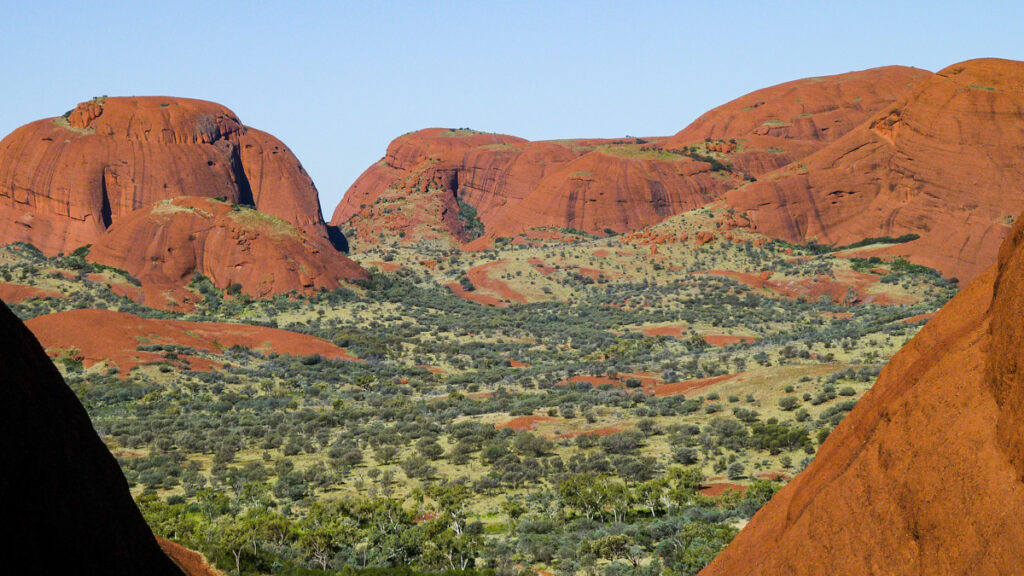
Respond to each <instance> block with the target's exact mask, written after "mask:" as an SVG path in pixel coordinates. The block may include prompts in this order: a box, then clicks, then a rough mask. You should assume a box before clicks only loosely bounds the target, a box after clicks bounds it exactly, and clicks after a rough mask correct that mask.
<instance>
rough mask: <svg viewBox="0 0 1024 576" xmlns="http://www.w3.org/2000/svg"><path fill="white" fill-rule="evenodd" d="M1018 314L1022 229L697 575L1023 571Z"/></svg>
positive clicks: (1022, 302) (1023, 386)
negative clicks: (807, 461)
mask: <svg viewBox="0 0 1024 576" xmlns="http://www.w3.org/2000/svg"><path fill="white" fill-rule="evenodd" d="M954 75H955V73H954ZM954 99H955V98H954ZM911 126H913V124H912V125H911ZM1022 313H1024V225H1022V224H1020V223H1018V224H1017V225H1016V226H1015V227H1014V229H1013V231H1012V234H1011V235H1010V236H1009V237H1008V238H1007V239H1006V241H1005V242H1004V243H1003V245H1002V248H1001V249H1000V252H999V257H998V265H997V266H995V267H990V268H989V269H988V271H986V272H985V273H984V274H982V275H981V276H979V277H978V278H977V279H975V280H974V281H973V282H971V283H970V284H969V285H968V286H967V287H966V288H965V289H964V290H963V291H961V293H960V294H959V295H957V296H956V297H955V298H954V299H953V300H952V301H950V302H949V303H948V304H947V305H946V306H945V307H944V308H943V309H942V310H941V311H940V312H939V313H938V314H936V315H935V317H934V319H933V320H932V321H930V322H929V323H928V324H927V325H926V326H925V327H924V329H923V330H922V331H921V332H920V334H918V335H917V336H916V337H915V338H914V339H913V340H911V341H910V342H909V343H908V344H907V345H906V346H905V347H904V348H903V349H902V350H900V352H899V353H897V354H896V355H895V356H894V357H893V359H892V360H891V361H890V362H889V364H888V365H887V366H886V368H885V369H884V370H883V371H882V373H881V374H880V376H879V378H878V382H877V383H876V384H875V386H874V387H873V388H872V389H871V390H870V391H869V392H867V393H866V394H865V395H864V397H863V398H862V399H861V400H860V402H859V403H858V404H857V406H856V408H855V409H854V410H853V411H852V412H851V413H850V415H849V416H847V418H846V419H845V420H844V421H843V422H842V423H841V424H840V425H839V426H838V427H837V428H836V429H835V431H833V432H832V434H831V435H830V436H829V437H828V440H826V442H825V443H824V444H823V445H822V447H821V449H820V451H819V453H818V455H817V457H816V458H815V459H814V461H813V462H812V463H811V464H810V466H808V468H807V469H806V470H805V471H803V472H801V473H800V474H799V475H798V476H797V477H796V478H795V479H794V480H793V481H792V482H791V483H790V484H788V485H787V486H786V487H785V488H783V489H782V490H781V491H780V492H779V493H778V494H777V495H776V496H775V498H773V499H772V500H771V501H770V502H769V503H768V504H767V505H766V506H765V507H764V508H763V509H762V510H761V511H760V512H758V513H757V514H756V515H755V516H754V518H753V519H752V520H751V522H750V523H749V524H748V525H747V526H746V527H745V528H744V529H743V530H742V531H741V532H740V534H739V536H737V538H736V539H735V540H734V541H733V543H732V544H731V545H730V546H729V547H728V548H727V549H726V550H725V551H724V552H723V553H722V554H721V555H720V556H719V557H718V558H717V559H716V560H715V561H714V562H713V563H712V564H711V565H710V566H708V568H706V569H705V570H704V571H703V572H702V573H701V574H702V575H703V576H734V575H738V574H743V575H748V576H752V575H760V574H763V575H766V576H768V575H775V574H791V575H794V576H799V575H802V574H807V575H811V574H918V575H943V576H948V575H951V574H965V575H966V574H971V575H977V574H981V575H986V574H992V575H997V574H1015V573H1018V572H1019V571H1020V551H1021V550H1024V526H1022V525H1021V523H1020V521H1019V520H1020V519H1019V516H1020V511H1021V510H1024V482H1022V481H1021V478H1024V375H1022V373H1021V371H1020V369H1019V366H1020V365H1021V364H1022V363H1024V352H1022V351H1024V326H1022V325H1021V322H1020V316H1021V314H1022Z"/></svg>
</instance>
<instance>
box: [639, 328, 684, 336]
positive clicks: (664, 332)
mask: <svg viewBox="0 0 1024 576" xmlns="http://www.w3.org/2000/svg"><path fill="white" fill-rule="evenodd" d="M640 331H641V332H643V333H644V336H648V337H652V338H653V337H655V336H670V337H672V338H685V337H686V326H682V325H679V326H644V327H641V328H640Z"/></svg>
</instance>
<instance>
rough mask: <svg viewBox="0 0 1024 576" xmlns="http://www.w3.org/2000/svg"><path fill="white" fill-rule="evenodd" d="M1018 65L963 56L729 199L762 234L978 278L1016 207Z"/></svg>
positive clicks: (1020, 173)
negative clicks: (883, 254) (884, 250)
mask: <svg viewBox="0 0 1024 576" xmlns="http://www.w3.org/2000/svg"><path fill="white" fill-rule="evenodd" d="M1021 150H1024V62H1016V61H1010V60H996V59H985V60H971V61H968V62H964V63H962V64H957V65H954V66H950V67H949V68H946V69H945V70H942V71H941V72H938V73H937V74H935V75H934V76H932V77H930V78H929V79H927V80H925V81H924V82H920V83H919V84H918V85H917V86H916V87H915V89H914V90H913V91H912V92H911V93H910V94H909V95H907V96H906V97H905V98H903V99H902V100H900V101H899V102H898V103H896V104H894V105H892V106H890V107H888V108H886V109H884V110H882V111H881V112H879V113H878V114H876V115H875V116H873V117H872V118H871V119H869V120H868V121H867V122H865V123H863V124H861V125H860V126H858V127H857V128H856V129H854V130H852V131H851V132H849V133H848V134H846V135H845V136H843V137H842V138H839V139H838V140H836V141H834V142H832V143H830V144H829V145H828V146H826V147H825V148H822V149H821V150H819V151H818V152H816V153H814V154H812V155H810V156H808V157H807V158H804V159H803V160H802V161H801V162H800V165H798V166H796V165H794V166H789V167H786V168H783V169H780V170H778V171H776V172H774V173H772V174H770V175H768V176H766V177H764V178H762V179H760V180H759V181H758V182H756V183H753V184H751V185H749V186H746V187H744V188H741V189H738V190H734V191H732V192H729V193H728V194H727V195H726V201H727V202H728V203H729V204H730V205H731V206H733V207H734V208H736V209H737V210H739V211H744V212H747V213H748V214H749V216H750V218H751V220H752V221H753V222H754V225H755V227H756V228H757V230H758V231H759V232H761V233H764V234H767V235H770V236H776V237H781V238H784V239H786V240H789V241H793V242H804V241H807V240H811V239H814V240H817V241H818V242H821V243H835V244H840V245H841V244H847V243H851V242H855V241H857V240H861V239H863V238H868V237H878V236H900V235H903V234H909V233H916V234H919V235H920V236H921V238H920V239H919V240H917V241H914V242H911V243H909V244H905V245H901V246H898V247H895V248H892V249H889V250H888V252H889V253H898V254H904V255H908V256H911V257H913V258H914V260H915V261H916V262H920V263H923V264H927V265H929V266H932V267H935V268H937V269H939V270H941V271H942V272H943V273H945V274H947V275H951V276H958V277H960V278H962V279H969V278H973V277H974V276H976V275H978V274H980V273H981V272H982V271H983V270H984V269H985V268H986V267H987V266H988V265H989V264H991V263H992V262H993V261H994V259H995V255H996V250H997V248H998V246H999V242H1000V241H1001V240H1002V238H1003V237H1005V235H1006V233H1007V232H1008V231H1009V228H1010V224H1011V223H1012V222H1013V218H1014V217H1015V216H1016V215H1017V214H1018V213H1019V212H1020V210H1021V209H1022V208H1024V168H1022V164H1021Z"/></svg>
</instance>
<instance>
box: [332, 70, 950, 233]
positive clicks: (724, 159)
mask: <svg viewBox="0 0 1024 576" xmlns="http://www.w3.org/2000/svg"><path fill="white" fill-rule="evenodd" d="M929 75H930V73H928V72H923V71H918V70H914V69H911V68H903V67H895V66H894V67H887V68H879V69H875V70H868V71H864V72H853V73H850V74H845V75H841V76H832V77H827V78H812V79H807V80H800V81H796V82H791V83H788V84H783V85H780V86H776V87H773V88H768V89H765V90H760V91H758V92H754V93H752V94H750V95H748V96H745V97H743V98H740V99H737V100H735V101H733V102H730V103H729V104H726V105H724V106H722V107H720V108H716V109H715V110H712V111H711V112H708V113H707V114H705V115H704V116H703V117H701V118H700V119H698V120H697V121H696V122H695V123H694V124H693V125H691V126H690V127H689V128H687V129H685V130H683V131H682V132H680V133H679V134H676V135H675V136H673V137H672V138H650V139H646V140H644V139H637V138H626V139H621V140H597V139H592V140H556V141H545V142H529V141H526V140H523V139H521V138H516V137H513V136H505V135H500V134H483V133H479V132H474V131H471V130H445V129H440V128H433V129H428V130H421V131H418V132H414V133H411V134H406V135H405V136H402V137H400V138H398V139H396V140H395V141H394V142H392V143H391V145H390V146H389V147H388V151H387V154H386V155H385V157H384V158H383V159H382V160H381V161H380V162H378V163H377V164H375V165H373V166H371V167H370V168H369V169H368V170H367V171H366V172H364V173H363V175H362V176H360V178H359V179H358V180H357V181H356V182H355V184H353V185H352V187H351V188H350V189H349V190H348V192H347V193H346V195H345V197H344V198H343V199H342V201H341V203H340V204H339V205H338V207H337V209H336V210H335V212H334V215H333V217H332V218H331V223H332V224H334V225H339V226H341V225H344V226H346V227H347V228H348V229H349V230H352V231H354V232H355V234H356V236H357V237H358V238H359V239H360V240H361V241H369V242H376V241H377V240H378V239H379V237H380V235H381V234H383V235H384V236H385V238H391V239H393V238H397V237H399V236H401V237H402V238H404V241H405V242H415V241H422V240H424V239H426V240H440V241H444V240H448V241H450V242H451V243H453V244H458V243H464V242H466V241H467V240H469V239H471V236H470V235H469V234H468V233H467V229H466V226H465V218H461V217H460V206H459V203H458V201H459V200H461V201H464V202H466V203H468V204H469V205H471V206H473V207H474V209H475V211H476V212H477V215H478V216H479V219H480V220H481V221H482V223H483V225H484V230H485V232H486V237H487V238H489V239H494V238H497V237H500V236H514V235H516V234H518V233H521V232H524V231H527V230H529V229H531V228H537V227H551V228H573V229H577V230H583V231H585V232H588V233H592V234H605V233H606V232H607V231H613V232H626V231H629V230H635V229H638V228H643V227H646V226H650V225H652V224H655V223H657V222H660V221H661V220H664V219H665V218H667V217H669V216H672V215H675V214H678V213H680V212H683V211H686V210H691V209H693V208H697V207H700V206H703V205H705V204H707V203H708V202H710V201H712V200H714V199H716V198H717V197H718V196H719V195H721V194H722V193H723V192H725V191H726V190H728V189H730V188H733V187H735V186H737V185H739V184H741V183H743V182H744V179H745V178H750V177H751V176H755V175H760V174H763V173H765V172H767V171H769V170H771V169H774V168H777V167H778V166H781V165H784V164H786V163H789V162H792V161H794V160H796V159H799V158H802V157H803V156H804V155H806V154H808V153H810V152H812V151H814V150H817V149H818V148H820V147H822V146H823V145H824V144H825V143H827V142H828V141H831V140H834V139H835V138H837V137H838V136H840V135H841V134H843V133H845V132H846V131H847V130H849V129H850V128H852V127H853V126H855V125H856V124H858V123H859V122H861V121H863V120H865V119H866V118H868V117H869V116H870V115H871V114H872V113H874V112H876V111H877V110H879V109H880V108H882V107H884V106H887V105H889V104H891V103H892V102H894V101H895V100H896V99H898V98H899V97H900V96H903V95H904V94H905V93H907V92H908V91H910V89H911V87H910V86H911V85H913V84H914V83H915V82H918V81H920V80H922V79H924V78H926V77H927V76H929ZM748 107H749V111H748ZM730 140H732V141H730Z"/></svg>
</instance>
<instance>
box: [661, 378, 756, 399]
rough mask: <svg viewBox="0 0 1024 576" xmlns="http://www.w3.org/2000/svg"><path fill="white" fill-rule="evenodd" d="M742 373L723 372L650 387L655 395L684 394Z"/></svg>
mask: <svg viewBox="0 0 1024 576" xmlns="http://www.w3.org/2000/svg"><path fill="white" fill-rule="evenodd" d="M742 374H743V373H742V372H741V373H739V374H725V375H723V376H713V377H711V378H700V379H698V380H687V381H685V382H671V383H668V384H657V385H655V386H654V387H653V388H652V389H651V392H652V393H653V394H654V395H655V396H674V395H676V394H686V393H688V392H696V391H698V390H703V389H704V388H707V387H708V386H711V385H713V384H718V383H720V382H726V381H728V380H732V379H733V378H736V377H737V376H741V375H742Z"/></svg>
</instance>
